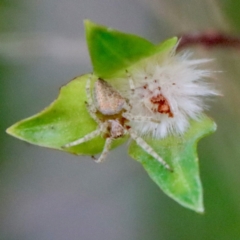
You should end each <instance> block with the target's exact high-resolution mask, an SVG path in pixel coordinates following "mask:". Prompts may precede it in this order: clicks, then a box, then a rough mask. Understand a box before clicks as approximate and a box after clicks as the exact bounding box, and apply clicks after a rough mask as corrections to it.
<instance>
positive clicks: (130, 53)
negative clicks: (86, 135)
mask: <svg viewBox="0 0 240 240" xmlns="http://www.w3.org/2000/svg"><path fill="white" fill-rule="evenodd" d="M85 28H86V37H87V43H88V49H89V53H90V56H91V60H92V65H93V70H94V73H95V74H96V75H97V76H99V77H101V78H111V77H112V76H114V75H116V73H117V72H119V71H121V70H125V69H126V68H128V67H129V66H131V65H133V64H134V63H136V62H137V61H139V60H141V59H142V58H145V57H148V56H151V55H153V54H155V53H159V52H161V51H164V50H165V49H169V48H172V47H173V46H175V45H176V42H177V38H175V37H174V38H171V39H168V40H167V41H165V42H163V43H161V44H159V45H154V44H152V43H150V42H149V41H147V40H145V39H143V38H141V37H138V36H136V35H132V34H126V33H122V32H119V31H116V30H114V29H112V28H108V27H105V26H101V25H97V24H95V23H93V22H91V21H89V20H86V21H85Z"/></svg>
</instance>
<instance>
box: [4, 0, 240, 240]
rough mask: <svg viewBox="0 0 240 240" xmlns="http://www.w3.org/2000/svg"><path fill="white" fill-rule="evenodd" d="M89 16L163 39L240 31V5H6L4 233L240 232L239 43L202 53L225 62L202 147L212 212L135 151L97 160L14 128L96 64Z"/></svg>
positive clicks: (223, 1)
mask: <svg viewBox="0 0 240 240" xmlns="http://www.w3.org/2000/svg"><path fill="white" fill-rule="evenodd" d="M85 18H89V19H91V20H93V21H95V22H98V23H101V24H104V25H108V26H111V27H113V28H116V29H119V30H122V31H124V32H130V33H135V34H137V35H140V36H143V37H145V38H147V39H149V40H151V41H152V42H155V43H157V42H160V41H162V40H164V39H166V38H168V37H172V36H174V35H177V34H181V33H185V32H194V31H201V30H213V29H214V30H219V31H225V32H227V33H229V34H233V35H237V34H238V33H239V29H240V1H238V0H235V1H234V0H214V1H210V0H209V1H208V0H202V1H198V0H191V1H190V0H180V1H178V0H121V1H117V0H98V1H97V0H68V1H67V0H42V1H37V0H32V1H30V0H22V1H15V2H14V1H7V0H5V1H3V0H0V116H1V117H0V130H1V131H0V139H1V150H0V158H1V159H0V239H1V240H48V239H51V240H66V239H71V240H79V239H81V240H93V239H100V240H106V239H107V240H108V239H111V240H112V239H114V240H146V239H149V240H155V239H156V240H158V239H159V240H160V239H161V240H179V239H183V240H190V239H191V240H192V239H199V240H202V239H207V240H212V239H213V240H215V239H218V240H229V239H230V240H235V239H236V240H237V239H240V188H239V182H240V174H239V172H240V147H239V146H240V145H239V140H240V124H239V121H240V108H239V103H240V67H239V66H240V51H239V50H236V49H221V48H218V49H211V50H209V49H205V48H203V47H194V48H192V49H191V50H192V51H194V53H195V55H196V56H198V57H208V58H214V59H216V60H215V61H214V63H213V64H212V68H213V69H214V70H216V71H219V72H218V73H216V84H217V86H218V87H219V88H220V89H221V91H222V92H223V95H224V97H221V98H219V99H217V100H215V101H213V102H212V103H211V105H212V108H211V109H210V111H209V115H210V116H212V117H213V118H214V119H215V121H216V122H217V124H218V130H217V132H216V133H215V134H213V135H211V136H209V137H207V138H205V139H203V140H201V142H200V144H199V148H198V149H199V157H200V168H201V178H202V182H203V187H204V200H205V208H206V213H205V214H204V215H198V214H196V213H195V212H192V211H190V210H187V209H184V208H183V207H181V206H180V205H178V204H177V203H175V202H174V201H173V200H171V199H170V198H168V197H167V196H165V195H164V194H163V193H162V192H161V191H160V190H159V189H158V187H157V186H156V185H155V184H154V183H153V182H152V181H151V179H150V178H149V177H148V176H147V174H146V173H145V172H144V170H143V169H142V167H141V166H140V165H139V164H138V163H137V162H135V161H134V160H132V159H130V158H129V157H128V155H127V153H126V152H127V148H126V146H123V147H121V148H118V149H116V150H114V151H113V152H112V153H111V154H110V156H109V158H108V160H107V161H106V162H105V163H103V164H95V163H94V162H93V161H91V159H90V158H88V157H76V156H71V155H68V154H65V153H61V152H57V151H54V150H50V149H45V148H40V147H36V146H33V145H29V144H27V143H24V142H21V141H19V140H17V139H14V138H12V137H10V136H7V135H6V133H5V129H6V128H7V127H9V126H10V125H12V124H13V123H15V122H16V121H18V120H20V119H23V118H25V117H28V116H31V115H33V114H35V113H37V112H39V111H40V110H42V109H43V108H44V107H46V106H47V105H49V104H50V102H52V101H53V99H55V98H56V96H57V94H58V90H59V87H60V86H61V85H63V84H65V83H67V82H68V81H69V80H70V79H72V78H74V77H75V76H78V75H81V74H84V73H88V72H90V71H91V64H90V60H89V56H88V52H87V47H86V43H85V36H84V28H83V19H85Z"/></svg>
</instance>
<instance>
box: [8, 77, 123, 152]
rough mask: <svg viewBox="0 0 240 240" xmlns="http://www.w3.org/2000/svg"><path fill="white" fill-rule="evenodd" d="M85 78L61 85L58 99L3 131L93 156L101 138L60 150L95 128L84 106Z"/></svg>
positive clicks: (99, 147)
mask: <svg viewBox="0 0 240 240" xmlns="http://www.w3.org/2000/svg"><path fill="white" fill-rule="evenodd" d="M89 76H90V75H84V76H81V77H77V78H75V79H74V80H72V81H71V82H69V83H68V84H67V85H65V86H63V87H62V88H61V90H60V94H59V96H58V98H57V99H56V101H54V102H53V103H52V104H51V105H50V106H49V107H47V108H46V109H44V110H43V111H42V112H40V113H39V114H36V115H34V116H32V117H30V118H27V119H24V120H22V121H20V122H18V123H16V124H14V125H13V126H11V127H10V128H8V129H7V133H9V134H11V135H12V136H14V137H16V138H19V139H21V140H24V141H27V142H29V143H32V144H36V145H39V146H43V147H49V148H54V149H58V150H62V151H67V152H71V153H75V154H89V155H93V154H97V153H99V152H101V151H102V149H103V146H104V143H105V139H103V138H102V137H96V138H94V139H92V140H91V141H88V142H85V143H82V144H80V145H78V146H74V147H71V148H64V149H63V148H62V146H63V145H65V144H67V143H69V142H72V141H74V140H76V139H79V138H82V137H84V136H85V135H86V134H88V133H90V132H92V131H94V130H96V128H97V124H96V122H95V121H94V120H93V119H92V118H91V116H90V115H89V113H88V111H87V109H86V106H85V101H86V91H85V85H86V81H87V79H88V78H89ZM123 141H124V139H119V140H116V141H115V143H114V144H113V147H116V146H117V145H119V144H121V143H122V142H123Z"/></svg>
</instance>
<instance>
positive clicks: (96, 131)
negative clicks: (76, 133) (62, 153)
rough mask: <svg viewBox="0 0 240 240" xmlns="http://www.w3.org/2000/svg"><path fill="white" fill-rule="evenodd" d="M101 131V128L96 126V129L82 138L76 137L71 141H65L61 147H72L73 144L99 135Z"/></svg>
mask: <svg viewBox="0 0 240 240" xmlns="http://www.w3.org/2000/svg"><path fill="white" fill-rule="evenodd" d="M101 132H102V128H98V129H97V130H95V131H93V132H91V133H89V134H87V135H85V136H84V137H82V138H79V139H77V140H75V141H73V142H70V143H67V144H65V145H63V146H62V148H69V147H73V146H76V145H79V144H81V143H84V142H88V141H90V140H91V139H93V138H95V137H97V136H99V135H100V134H101Z"/></svg>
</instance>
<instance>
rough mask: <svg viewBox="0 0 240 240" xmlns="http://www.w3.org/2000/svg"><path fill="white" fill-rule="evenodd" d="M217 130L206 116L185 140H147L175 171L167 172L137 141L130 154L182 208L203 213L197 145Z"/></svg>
mask: <svg viewBox="0 0 240 240" xmlns="http://www.w3.org/2000/svg"><path fill="white" fill-rule="evenodd" d="M215 130H216V125H215V123H214V122H213V121H212V120H211V119H210V118H208V117H206V116H203V118H202V119H201V120H199V121H192V122H191V126H190V128H189V129H188V131H187V132H186V133H185V134H184V136H182V137H176V136H170V137H167V138H164V139H161V140H156V139H145V140H146V142H147V143H148V144H149V145H150V146H152V147H153V149H154V150H155V151H156V152H157V153H158V154H159V155H160V156H161V157H162V158H163V159H164V160H165V161H166V162H167V163H168V164H169V165H170V166H171V167H172V169H173V172H170V171H168V170H166V169H165V168H164V167H163V166H162V165H161V164H160V163H159V162H158V161H157V160H155V159H154V158H152V157H151V156H150V155H148V154H147V153H146V152H145V151H144V150H143V149H142V148H141V147H139V146H138V145H137V144H136V143H135V142H132V143H131V145H130V147H129V154H130V156H131V157H132V158H134V159H136V160H137V161H139V162H140V163H141V164H142V165H143V167H144V168H145V170H146V171H147V172H148V174H149V176H150V177H151V178H152V179H153V181H154V182H155V183H156V184H157V185H158V186H159V187H160V188H161V189H162V190H163V191H164V192H165V193H166V194H167V195H168V196H170V197H171V198H173V199H174V200H176V201H177V202H178V203H180V204H181V205H183V206H185V207H187V208H190V209H192V210H195V211H196V212H200V213H201V212H203V211H204V208H203V193H202V185H201V181H200V177H199V166H198V157H197V149H196V148H197V142H198V140H199V139H201V138H202V137H204V136H206V135H207V134H210V133H212V132H214V131H215Z"/></svg>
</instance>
